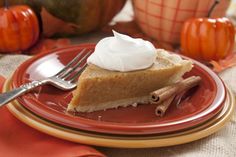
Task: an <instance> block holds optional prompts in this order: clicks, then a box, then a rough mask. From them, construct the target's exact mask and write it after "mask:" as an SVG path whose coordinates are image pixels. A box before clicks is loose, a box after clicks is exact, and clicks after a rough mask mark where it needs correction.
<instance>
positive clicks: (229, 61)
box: [210, 53, 236, 73]
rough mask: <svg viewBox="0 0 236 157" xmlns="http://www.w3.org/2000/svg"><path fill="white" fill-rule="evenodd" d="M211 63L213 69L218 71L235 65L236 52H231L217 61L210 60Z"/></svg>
mask: <svg viewBox="0 0 236 157" xmlns="http://www.w3.org/2000/svg"><path fill="white" fill-rule="evenodd" d="M210 63H211V64H212V65H213V71H215V72H217V73H219V72H221V71H223V70H225V69H227V68H230V67H232V66H234V65H236V53H231V54H230V55H229V56H227V57H226V58H225V59H222V60H219V61H210Z"/></svg>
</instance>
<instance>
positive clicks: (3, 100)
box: [0, 81, 46, 107]
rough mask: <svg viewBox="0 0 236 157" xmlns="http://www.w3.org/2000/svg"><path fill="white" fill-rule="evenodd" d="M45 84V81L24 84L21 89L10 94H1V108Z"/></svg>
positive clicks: (16, 89)
mask: <svg viewBox="0 0 236 157" xmlns="http://www.w3.org/2000/svg"><path fill="white" fill-rule="evenodd" d="M45 83H46V82H44V81H32V82H30V83H26V84H23V85H21V86H20V87H18V88H15V89H13V90H11V91H9V92H6V93H3V94H0V107H2V106H4V105H5V104H7V103H9V102H10V101H12V100H13V99H15V98H17V97H19V96H21V95H22V94H24V93H27V92H29V91H31V90H33V89H34V88H36V87H38V86H41V85H43V84H45Z"/></svg>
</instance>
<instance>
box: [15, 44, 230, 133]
mask: <svg viewBox="0 0 236 157" xmlns="http://www.w3.org/2000/svg"><path fill="white" fill-rule="evenodd" d="M83 48H87V49H94V44H84V45H79V46H72V47H67V48H62V49H58V50H55V51H54V52H48V53H44V54H41V55H38V56H36V57H33V58H32V59H30V60H28V61H26V62H25V63H23V64H22V65H21V66H20V67H19V68H18V69H17V70H16V72H15V73H14V75H13V78H12V83H11V87H12V88H15V87H18V86H20V85H21V84H23V83H26V82H29V81H32V80H36V79H40V78H44V77H48V76H51V75H54V74H55V73H56V72H57V71H59V70H60V69H61V68H63V67H64V65H65V64H66V63H68V62H69V61H70V60H71V59H72V58H73V57H74V56H75V55H76V54H77V52H79V51H80V50H81V49H83ZM194 65H195V66H194V68H193V70H192V71H191V72H189V73H188V74H186V75H185V77H188V76H192V75H199V76H201V78H202V81H201V84H200V85H199V87H198V88H197V89H196V90H195V91H194V92H193V93H192V94H191V96H190V97H189V98H188V99H185V100H184V101H183V102H182V103H181V104H179V105H178V106H171V107H170V109H169V110H168V111H167V113H166V115H165V116H164V117H162V118H159V117H156V116H155V112H154V111H155V105H151V104H145V105H138V106H137V107H133V106H130V107H126V108H119V109H109V110H106V111H97V112H92V113H76V114H72V113H68V112H66V107H67V105H68V103H69V102H70V100H71V98H72V91H69V92H64V91H60V90H58V89H56V88H54V87H52V86H43V87H40V88H39V89H37V90H35V91H34V92H31V93H28V94H26V95H24V96H22V97H20V98H18V99H17V100H18V102H19V103H20V104H22V105H23V106H24V107H25V108H27V109H28V110H30V111H31V112H33V113H35V114H36V115H38V116H40V117H42V118H44V119H47V120H49V121H52V122H54V123H57V124H60V125H64V126H67V127H71V128H76V129H80V130H86V131H93V132H100V133H106V134H123V135H140V134H143V135H147V134H156V133H167V132H173V131H178V130H182V129H187V128H190V127H194V126H196V125H199V124H201V123H203V122H205V121H207V120H209V119H210V118H212V117H213V116H214V115H216V114H217V113H218V112H219V111H220V110H221V109H222V107H223V105H224V100H225V93H226V92H225V87H224V84H223V83H222V81H221V80H220V79H219V77H218V76H217V75H216V74H215V73H213V72H212V71H211V70H210V69H208V68H207V67H206V66H204V65H202V64H201V63H199V62H196V61H194Z"/></svg>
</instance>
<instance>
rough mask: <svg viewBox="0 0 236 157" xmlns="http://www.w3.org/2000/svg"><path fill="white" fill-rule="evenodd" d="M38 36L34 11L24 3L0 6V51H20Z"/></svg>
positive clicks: (30, 44)
mask: <svg viewBox="0 0 236 157" xmlns="http://www.w3.org/2000/svg"><path fill="white" fill-rule="evenodd" d="M38 37H39V24H38V19H37V17H36V15H35V13H34V12H33V11H32V10H31V9H30V8H29V7H28V6H26V5H18V6H13V7H9V8H8V7H4V8H0V52H1V53H20V52H21V51H23V50H26V49H28V48H29V47H31V46H32V45H33V44H35V42H36V41H37V39H38Z"/></svg>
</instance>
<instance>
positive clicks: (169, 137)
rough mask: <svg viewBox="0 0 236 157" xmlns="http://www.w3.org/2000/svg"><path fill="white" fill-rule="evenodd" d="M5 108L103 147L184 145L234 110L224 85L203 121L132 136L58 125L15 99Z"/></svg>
mask: <svg viewBox="0 0 236 157" xmlns="http://www.w3.org/2000/svg"><path fill="white" fill-rule="evenodd" d="M8 83H9V82H8ZM8 83H7V82H6V84H5V88H4V90H5V91H8V90H9V85H8ZM7 107H8V109H9V111H10V112H11V113H12V114H13V115H14V116H16V117H17V118H18V119H19V120H21V121H22V122H24V123H26V124H27V125H29V126H31V127H33V128H35V129H37V130H39V131H41V132H44V133H46V134H49V135H52V136H54V137H58V138H61V139H64V140H68V141H73V142H78V143H82V144H89V145H96V146H105V147H117V148H149V147H163V146H172V145H177V144H184V143H188V142H191V141H195V140H198V139H201V138H204V137H207V136H209V135H211V134H213V133H214V132H216V131H218V130H219V129H221V128H222V127H223V126H224V125H225V124H226V122H228V121H229V120H230V118H231V116H232V115H233V112H234V109H235V99H234V95H233V94H232V92H231V90H229V89H228V88H227V97H226V100H225V102H224V105H223V109H222V110H221V111H220V112H219V113H218V114H216V115H215V116H214V117H213V118H211V119H210V120H208V121H206V122H205V123H203V124H201V125H197V126H196V127H193V128H189V129H187V130H182V131H179V132H173V133H167V134H152V135H136V136H126V135H108V134H100V133H93V132H87V131H82V130H78V129H73V128H69V127H65V126H61V125H58V124H56V123H53V122H50V121H47V120H45V119H44V118H41V117H39V116H37V115H36V114H34V113H32V112H30V111H29V110H28V109H26V108H25V107H23V105H21V104H20V103H19V102H18V101H14V102H12V103H9V104H8V106H7Z"/></svg>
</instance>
